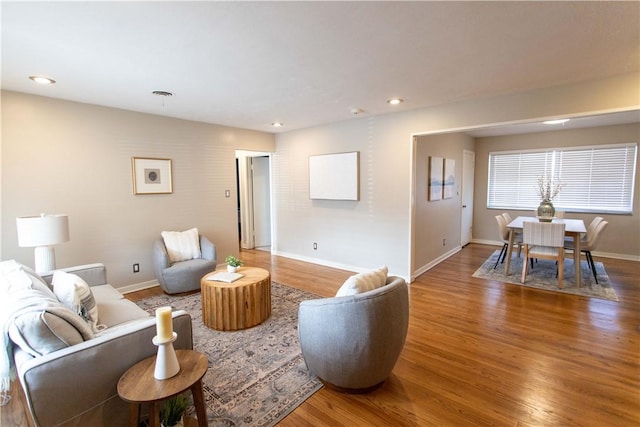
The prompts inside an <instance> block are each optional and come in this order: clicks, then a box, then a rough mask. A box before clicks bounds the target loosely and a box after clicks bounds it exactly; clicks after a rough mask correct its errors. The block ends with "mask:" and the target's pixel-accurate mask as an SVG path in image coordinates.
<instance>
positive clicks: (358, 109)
mask: <svg viewBox="0 0 640 427" xmlns="http://www.w3.org/2000/svg"><path fill="white" fill-rule="evenodd" d="M350 111H351V114H353V115H354V116H357V115H358V114H362V113H364V110H363V109H362V108H357V107H354V108H352V109H351V110H350Z"/></svg>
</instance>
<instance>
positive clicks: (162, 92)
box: [151, 90, 173, 96]
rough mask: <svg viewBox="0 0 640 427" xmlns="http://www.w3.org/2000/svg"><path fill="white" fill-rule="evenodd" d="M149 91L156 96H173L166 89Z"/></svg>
mask: <svg viewBox="0 0 640 427" xmlns="http://www.w3.org/2000/svg"><path fill="white" fill-rule="evenodd" d="M151 93H153V94H154V95H158V96H173V94H172V93H171V92H167V91H166V90H154V91H153V92H151Z"/></svg>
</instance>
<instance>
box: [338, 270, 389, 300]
mask: <svg viewBox="0 0 640 427" xmlns="http://www.w3.org/2000/svg"><path fill="white" fill-rule="evenodd" d="M388 272H389V270H388V268H387V267H386V266H383V267H380V268H377V269H375V270H371V271H366V272H364V273H359V274H355V275H353V276H351V277H349V278H348V279H347V280H346V281H345V282H344V284H343V285H342V286H341V287H340V289H338V292H337V293H336V296H337V297H343V296H347V295H356V294H359V293H362V292H367V291H371V290H373V289H377V288H379V287H381V286H384V285H385V283H386V282H387V273H388Z"/></svg>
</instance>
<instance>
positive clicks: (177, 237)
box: [160, 228, 202, 263]
mask: <svg viewBox="0 0 640 427" xmlns="http://www.w3.org/2000/svg"><path fill="white" fill-rule="evenodd" d="M160 234H161V235H162V240H163V241H164V246H165V247H166V248H167V254H168V255H169V260H170V261H171V262H172V263H174V262H179V261H186V260H189V259H194V258H200V257H201V256H202V254H201V252H200V238H199V235H198V229H197V228H192V229H190V230H186V231H163V232H162V233H160Z"/></svg>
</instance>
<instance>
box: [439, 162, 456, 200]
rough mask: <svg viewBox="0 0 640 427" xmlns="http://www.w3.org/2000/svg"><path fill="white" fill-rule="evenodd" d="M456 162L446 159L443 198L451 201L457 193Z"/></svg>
mask: <svg viewBox="0 0 640 427" xmlns="http://www.w3.org/2000/svg"><path fill="white" fill-rule="evenodd" d="M455 187H456V161H455V159H444V183H443V186H442V198H443V199H450V198H452V197H453V195H454V194H455V192H456V189H455Z"/></svg>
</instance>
